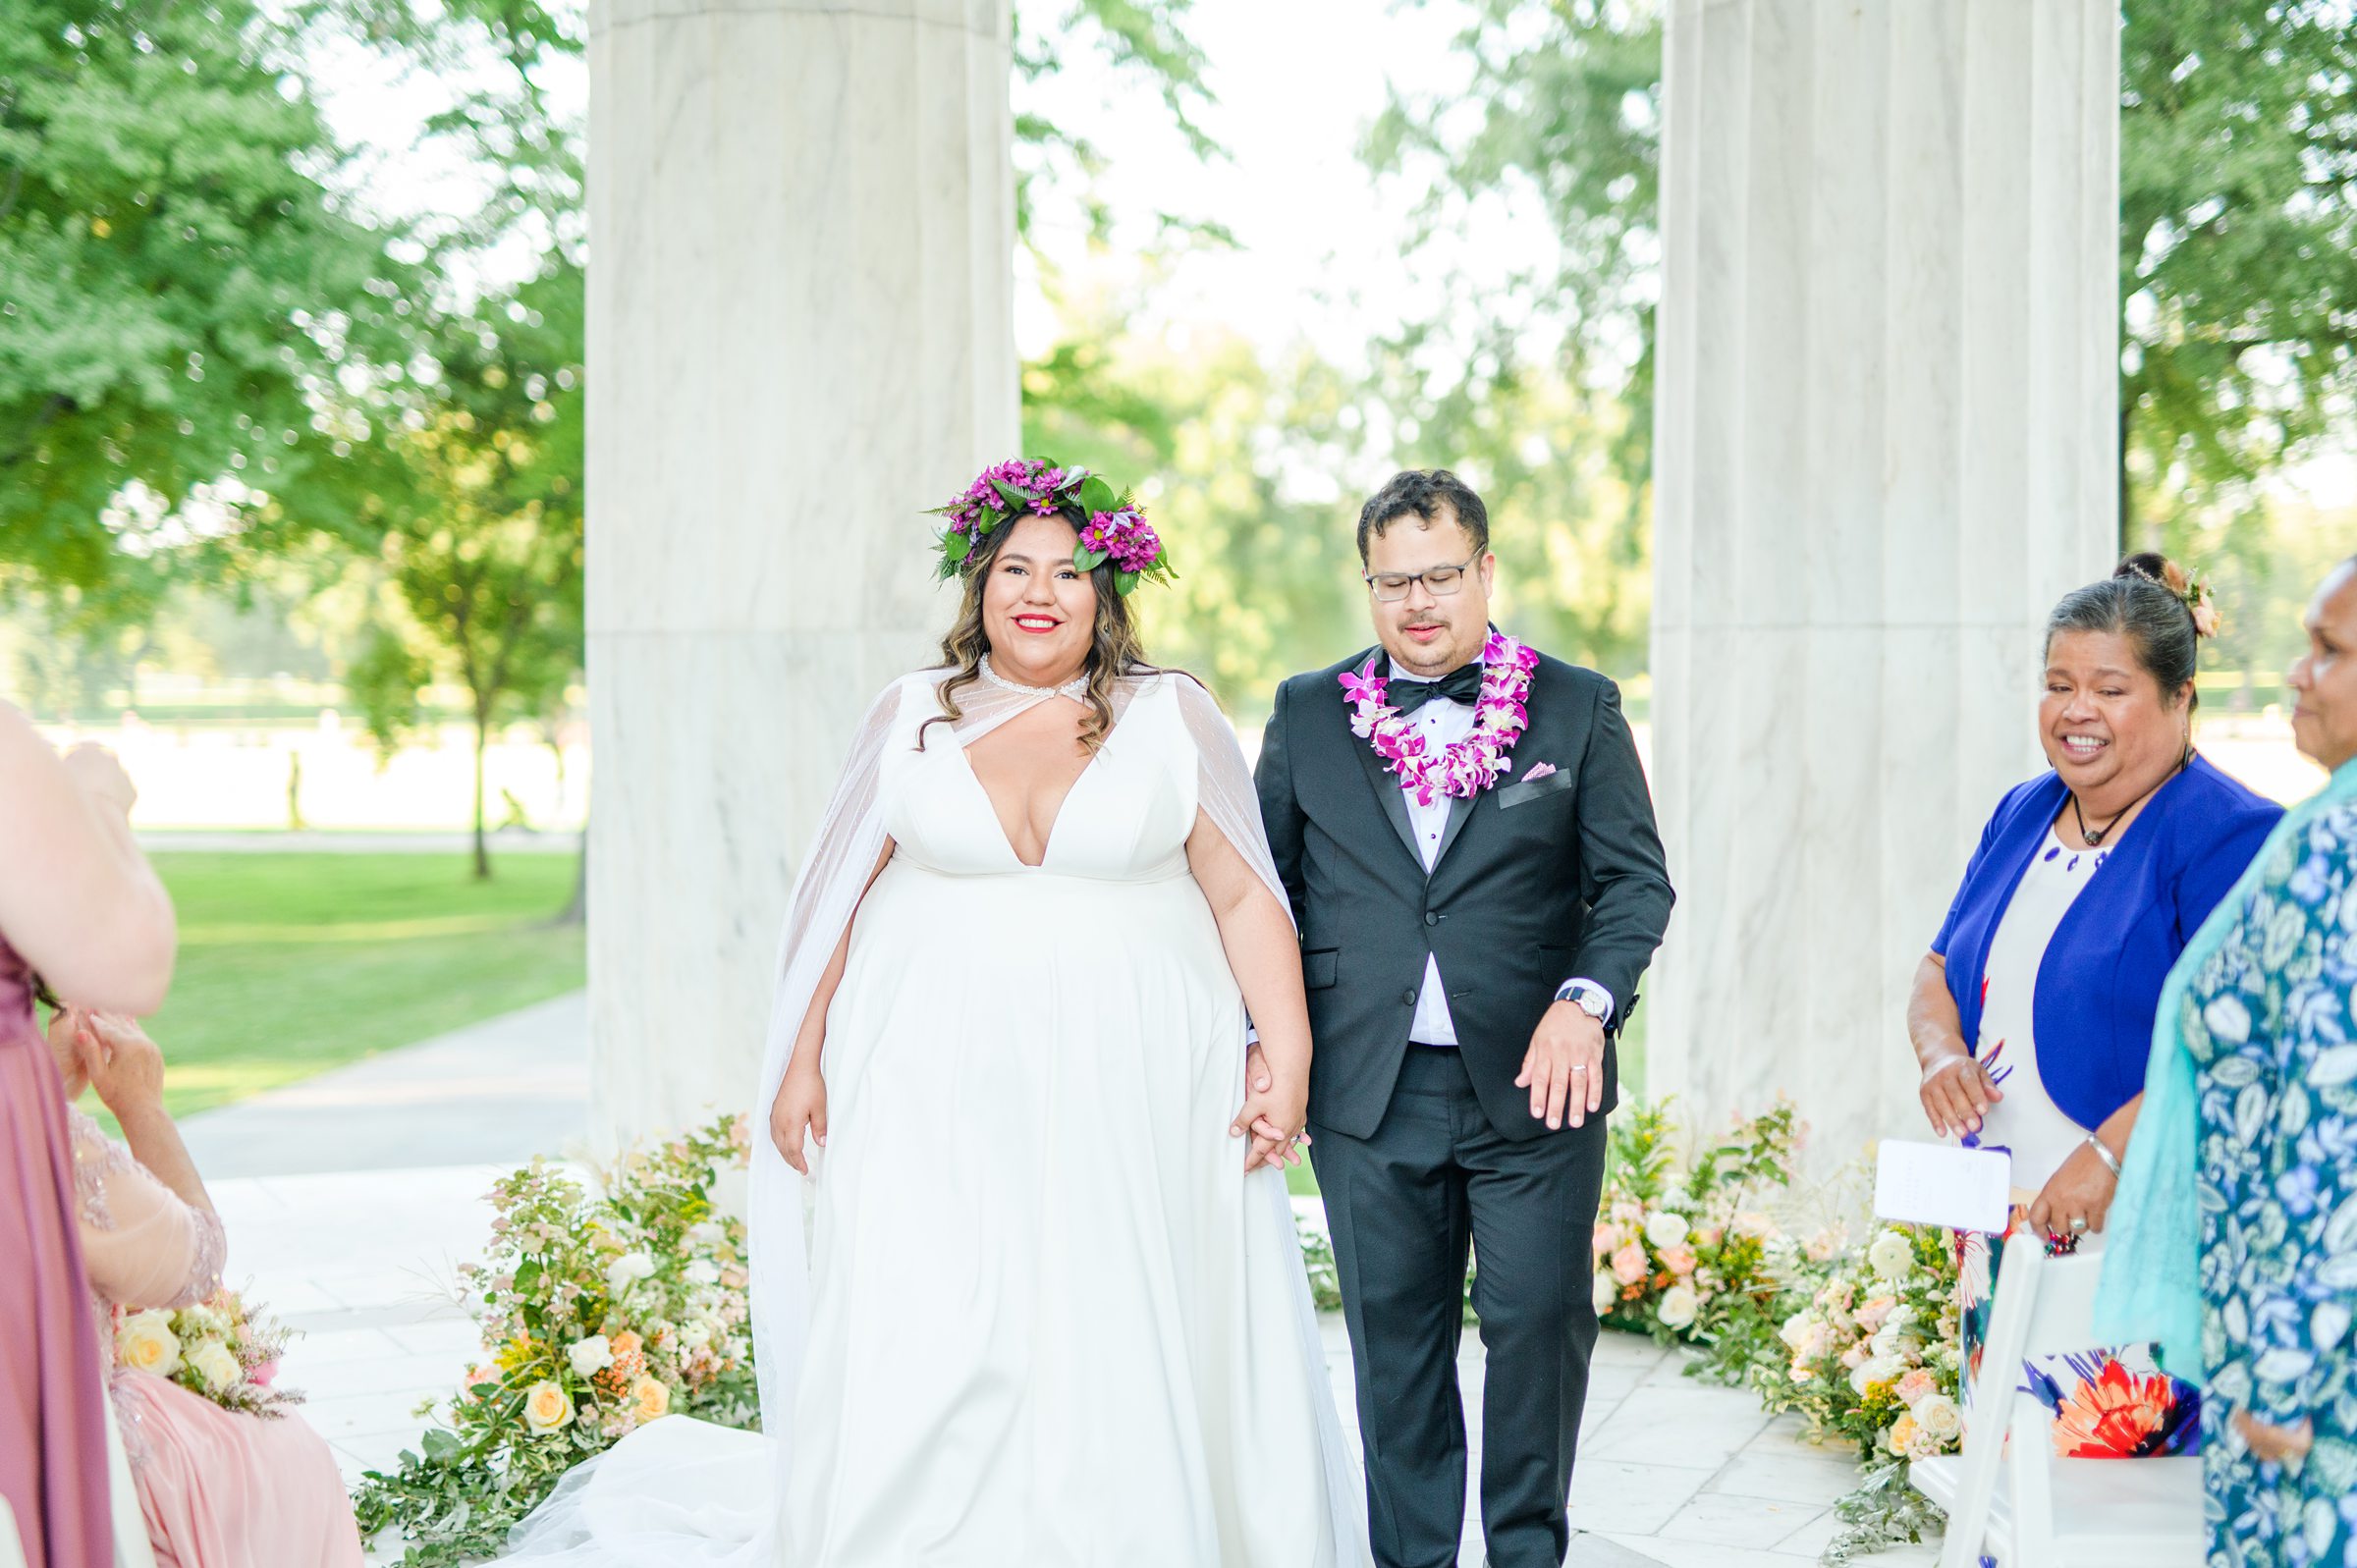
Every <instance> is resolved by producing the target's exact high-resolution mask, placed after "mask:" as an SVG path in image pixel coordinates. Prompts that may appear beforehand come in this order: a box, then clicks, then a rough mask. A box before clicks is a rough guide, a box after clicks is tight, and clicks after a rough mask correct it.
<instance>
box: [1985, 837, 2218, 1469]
mask: <svg viewBox="0 0 2357 1568" xmlns="http://www.w3.org/2000/svg"><path fill="white" fill-rule="evenodd" d="M2109 858H2110V854H2109V852H2108V851H2105V850H2097V849H2073V848H2071V847H2069V846H2068V845H2067V844H2065V843H2063V842H2062V840H2061V839H2060V838H2058V837H2057V836H2056V835H2055V834H2054V833H2053V832H2052V831H2051V830H2050V831H2049V832H2048V834H2047V840H2046V843H2045V845H2044V846H2043V847H2041V848H2040V849H2039V851H2038V853H2037V855H2036V857H2035V858H2033V859H2032V860H2031V862H2030V866H2029V869H2028V870H2027V871H2025V872H2024V873H2023V874H2022V879H2021V883H2020V885H2019V886H2018V887H2017V888H2015V889H2014V892H2013V899H2012V902H2011V903H2009V904H2008V905H2007V906H2006V908H2005V914H2004V918H2003V920H2002V921H2001V923H2000V924H1999V926H1998V930H1997V935H1996V937H1995V938H1994V940H1993V941H1992V942H1991V944H1990V947H1989V961H1988V965H1987V968H1986V970H1985V976H1986V978H1984V980H1983V981H1982V986H1981V1032H1980V1039H1979V1041H1978V1042H1976V1045H1975V1049H1974V1052H1973V1055H1974V1057H1975V1059H1976V1060H1978V1061H1979V1062H1980V1063H1981V1064H1982V1065H1983V1066H1985V1067H1987V1068H1988V1069H1989V1076H1990V1078H1991V1079H1992V1080H1993V1081H1994V1082H1995V1083H1996V1084H1997V1087H1998V1090H1999V1092H2000V1093H2001V1094H2002V1095H2003V1097H2004V1098H2003V1099H2001V1100H2000V1101H1999V1102H1998V1103H1997V1104H1996V1105H1994V1106H1992V1107H1991V1108H1990V1110H1989V1114H1988V1115H1987V1116H1986V1117H1984V1118H1983V1119H1982V1122H1981V1130H1980V1131H1979V1132H1978V1133H1967V1134H1965V1135H1964V1139H1963V1142H1964V1144H1965V1146H1966V1147H1967V1148H1976V1149H1988V1150H1992V1151H1995V1152H1997V1153H2000V1154H2003V1155H2005V1156H2007V1157H2008V1158H2009V1159H2010V1160H2011V1161H2012V1162H2013V1177H2012V1184H2013V1187H2014V1189H2015V1192H2016V1193H2017V1194H2019V1193H2022V1192H2030V1193H2035V1192H2036V1191H2037V1190H2038V1189H2039V1188H2041V1187H2043V1186H2045V1185H2046V1183H2047V1181H2048V1180H2049V1179H2050V1178H2051V1177H2053V1175H2054V1173H2055V1172H2056V1170H2058V1169H2060V1168H2061V1166H2062V1162H2063V1161H2065V1160H2067V1159H2068V1158H2069V1157H2070V1156H2071V1155H2072V1154H2073V1153H2074V1152H2076V1151H2077V1149H2078V1148H2079V1146H2080V1144H2081V1143H2083V1142H2084V1141H2085V1139H2086V1137H2087V1134H2088V1132H2089V1131H2090V1130H2091V1129H2089V1128H2086V1127H2082V1126H2080V1125H2079V1124H2078V1123H2077V1122H2075V1121H2073V1120H2071V1119H2070V1117H2069V1116H2067V1115H2065V1114H2064V1113H2063V1111H2062V1108H2060V1107H2059V1106H2057V1105H2056V1104H2055V1102H2054V1099H2053V1097H2052V1096H2051V1095H2049V1094H2048V1093H2047V1091H2046V1086H2045V1083H2044V1081H2043V1080H2042V1079H2041V1078H2040V1076H2039V1071H2038V1043H2037V1037H2036V1033H2035V1029H2034V1023H2035V1015H2034V1010H2033V1008H2032V1005H2031V1002H2032V999H2033V997H2034V996H2035V994H2036V990H2037V985H2038V980H2039V970H2040V967H2041V965H2042V963H2043V961H2044V959H2045V957H2046V949H2047V947H2048V946H2050V945H2051V944H2052V943H2053V941H2054V935H2055V931H2056V928H2057V927H2059V926H2060V925H2061V923H2062V917H2063V916H2064V915H2066V914H2068V913H2069V912H2070V909H2071V906H2072V905H2073V904H2074V903H2076V902H2077V901H2078V899H2079V897H2080V896H2081V894H2082V893H2085V894H2087V895H2089V896H2100V892H2099V891H2098V890H2100V888H2101V886H2102V884H2101V882H2100V880H2099V879H2098V876H2097V873H2098V872H2100V871H2101V870H2102V869H2103V866H2104V863H2105V862H2106V861H2107V860H2108V859H2109ZM2014 1225H2015V1229H2014V1231H2013V1232H2012V1233H2010V1234H2012V1235H2018V1234H2020V1232H2021V1231H2022V1230H2023V1229H2026V1221H2025V1220H2024V1219H2023V1217H2022V1212H2021V1210H2020V1209H2018V1208H2016V1209H2015V1211H2014ZM2090 1239H2091V1241H2092V1240H2097V1239H2099V1238H2090ZM2006 1245H2007V1242H2006V1241H2004V1240H2000V1239H1998V1238H1996V1237H1992V1236H1986V1235H1979V1234H1974V1233H1969V1232H1967V1233H1964V1234H1961V1235H1959V1236H1958V1237H1957V1281H1956V1295H1957V1303H1956V1304H1957V1314H1958V1319H1959V1321H1960V1324H1961V1326H1962V1330H1963V1340H1964V1357H1965V1359H1964V1374H1963V1378H1964V1384H1965V1387H1966V1389H1967V1391H1969V1390H1970V1388H1971V1386H1972V1384H1973V1383H1974V1382H1975V1381H1977V1380H1978V1378H1979V1374H1980V1370H1981V1346H1982V1345H1983V1344H1984V1343H1985V1342H1986V1341H1987V1339H1988V1336H1989V1317H1990V1312H1991V1309H1992V1307H1993V1305H1994V1301H1993V1297H1992V1290H1993V1288H1994V1285H1995V1282H1996V1279H1997V1271H1998V1266H1999V1264H2000V1262H2001V1259H2002V1258H2003V1255H2004V1249H2005V1246H2006ZM2016 1386H2018V1387H2021V1388H2025V1389H2027V1390H2028V1391H2029V1392H2031V1393H2033V1394H2035V1395H2036V1396H2037V1397H2038V1400H2039V1402H2040V1403H2042V1404H2044V1405H2045V1406H2046V1407H2047V1408H2048V1409H2049V1410H2052V1411H2053V1412H2054V1413H2055V1426H2054V1434H2055V1452H2056V1454H2057V1455H2059V1456H2060V1457H2062V1458H2065V1459H2133V1458H2141V1457H2144V1456H2146V1455H2150V1454H2175V1453H2185V1452H2188V1451H2190V1450H2191V1449H2192V1448H2193V1447H2194V1446H2195V1445H2196V1442H2197V1438H2198V1433H2199V1431H2200V1415H2199V1410H2200V1405H2199V1400H2198V1397H2197V1396H2196V1394H2195V1391H2194V1390H2193V1388H2192V1387H2190V1386H2189V1385H2187V1384H2185V1383H2181V1382H2178V1381H2177V1380H2176V1379H2173V1378H2170V1377H2169V1376H2168V1375H2167V1374H2166V1373H2164V1372H2163V1371H2162V1370H2161V1368H2160V1365H2159V1364H2158V1363H2157V1362H2156V1361H2155V1360H2154V1359H2153V1353H2152V1348H2151V1347H2150V1346H2148V1345H2130V1346H2125V1347H2121V1348H2117V1349H2102V1350H2088V1351H2086V1352H2084V1353H2081V1354H2076V1355H2068V1356H2040V1357H2036V1358H2033V1359H2032V1360H2029V1361H2026V1362H2024V1363H2023V1364H2022V1366H2021V1374H2020V1379H2019V1381H2018V1383H2017V1384H2016Z"/></svg>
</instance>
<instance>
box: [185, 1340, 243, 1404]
mask: <svg viewBox="0 0 2357 1568" xmlns="http://www.w3.org/2000/svg"><path fill="white" fill-rule="evenodd" d="M189 1365H190V1366H191V1367H193V1368H194V1369H196V1376H197V1377H199V1378H202V1379H204V1385H205V1387H207V1388H209V1389H211V1390H212V1391H213V1392H214V1393H220V1392H221V1391H222V1390H223V1389H225V1388H233V1387H235V1386H236V1385H237V1381H238V1379H240V1378H243V1377H244V1376H245V1375H246V1369H245V1368H243V1367H241V1366H239V1365H238V1358H237V1357H236V1356H234V1355H232V1354H231V1353H230V1349H229V1347H228V1346H227V1345H225V1344H223V1343H222V1342H221V1341H220V1340H218V1339H207V1340H205V1341H204V1342H203V1343H201V1344H199V1345H198V1346H197V1347H196V1348H195V1349H193V1350H192V1351H190V1352H189Z"/></svg>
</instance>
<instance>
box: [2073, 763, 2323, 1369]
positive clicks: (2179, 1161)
mask: <svg viewBox="0 0 2357 1568" xmlns="http://www.w3.org/2000/svg"><path fill="white" fill-rule="evenodd" d="M2351 799H2357V761H2353V762H2350V763H2347V764H2344V765H2343V766H2342V767H2341V769H2340V770H2339V772H2337V773H2335V774H2334V775H2333V776H2332V778H2331V780H2330V783H2328V784H2326V785H2325V788H2324V791H2323V792H2322V793H2321V794H2319V795H2317V796H2316V797H2315V798H2313V799H2311V800H2307V801H2304V802H2302V803H2301V804H2300V805H2298V806H2295V807H2293V808H2292V810H2291V811H2290V813H2289V814H2287V815H2286V816H2285V817H2284V818H2283V820H2282V822H2281V823H2280V824H2279V825H2278V826H2277V827H2276V828H2275V832H2274V833H2273V834H2271V835H2270V836H2269V837H2268V839H2267V842H2266V843H2265V844H2264V845H2262V846H2261V848H2260V850H2259V853H2258V855H2257V856H2256V857H2255V858H2254V859H2253V860H2252V862H2251V864H2250V868H2249V869H2248V870H2246V871H2245V872H2244V873H2243V874H2242V878H2241V880H2240V881H2238V882H2236V883H2235V885H2234V887H2233V890H2232V891H2231V892H2228V893H2227V894H2226V895H2225V897H2224V898H2222V899H2220V901H2219V905H2218V907H2217V908H2216V909H2215V910H2213V911H2212V912H2211V915H2210V918H2209V919H2208V920H2207V921H2205V922H2204V923H2203V925H2202V928H2201V930H2200V931H2198V932H2196V933H2195V934H2194V938H2193V941H2192V942H2191V943H2189V944H2188V945H2187V946H2186V948H2185V951H2184V952H2183V954H2182V955H2180V956H2179V957H2178V959H2177V962H2176V964H2175V966H2174V967H2173V968H2171V969H2170V970H2169V972H2168V980H2167V982H2166V983H2165V985H2164V986H2163V988H2162V991H2161V1004H2160V1010H2159V1011H2158V1013H2156V1014H2155V1016H2154V1019H2153V1052H2152V1057H2151V1059H2150V1061H2149V1063H2148V1064H2147V1066H2146V1069H2145V1083H2144V1106H2143V1108H2142V1109H2141V1110H2140V1111H2139V1113H2138V1115H2137V1118H2136V1131H2135V1133H2134V1135H2133V1136H2132V1137H2131V1138H2130V1139H2129V1142H2128V1156H2127V1160H2126V1162H2125V1165H2124V1168H2123V1169H2122V1172H2121V1174H2120V1179H2119V1191H2118V1193H2117V1194H2116V1195H2115V1196H2114V1197H2113V1199H2112V1201H2111V1210H2110V1220H2109V1229H2110V1236H2109V1238H2108V1240H2107V1241H2106V1244H2105V1249H2104V1274H2103V1285H2102V1289H2101V1291H2100V1292H2099V1294H2098V1295H2097V1298H2096V1307H2095V1331H2096V1336H2097V1337H2098V1339H2100V1340H2102V1341H2103V1342H2105V1343H2120V1344H2126V1343H2133V1342H2136V1341H2139V1340H2145V1341H2151V1342H2153V1343H2155V1344H2157V1345H2158V1346H2159V1347H2160V1352H2161V1364H2162V1365H2163V1366H2164V1367H2165V1368H2166V1369H2167V1370H2168V1371H2169V1372H2170V1373H2171V1374H2172V1375H2173V1376H2175V1377H2178V1378H2181V1379H2185V1380H2186V1381H2188V1382H2193V1383H2196V1384H2199V1383H2200V1382H2201V1381H2202V1380H2203V1367H2202V1354H2201V1346H2202V1283H2201V1267H2200V1235H2201V1223H2200V1217H2199V1211H2198V1209H2197V1207H2196V1203H2197V1200H2196V1195H2195V1187H2196V1183H2197V1179H2198V1177H2199V1173H2200V1158H2201V1156H2200V1111H2199V1106H2198V1104H2197V1099H2196V1088H2195V1080H2194V1060H2193V1057H2192V1055H2191V1054H2189V1053H2188V1052H2187V1049H2186V1045H2185V1039H2184V1034H2183V1018H2184V1011H2185V1000H2186V993H2187V990H2188V988H2189V987H2190V986H2191V985H2192V983H2193V977H2194V976H2195V975H2196V974H2198V973H2199V972H2200V971H2201V969H2202V967H2203V966H2204V965H2205V964H2207V963H2209V962H2210V961H2211V959H2212V958H2213V957H2215V956H2216V955H2217V954H2218V952H2219V950H2220V948H2221V947H2223V946H2225V944H2226V942H2227V941H2228V939H2229V938H2230V937H2231V936H2232V935H2233V933H2234V931H2235V928H2236V927H2237V926H2238V925H2239V924H2240V923H2241V922H2242V920H2243V918H2244V916H2245V915H2246V914H2247V912H2248V911H2249V907H2250V904H2251V899H2252V895H2253V894H2254V893H2255V892H2258V891H2259V890H2260V889H2261V887H2262V886H2263V885H2267V884H2270V883H2271V882H2272V883H2274V884H2275V885H2281V884H2282V883H2284V882H2285V881H2286V880H2287V879H2289V877H2290V875H2291V873H2292V871H2293V869H2294V864H2293V857H2292V856H2291V855H2289V854H2288V853H2286V851H2287V850H2288V848H2289V847H2290V846H2292V845H2293V844H2294V843H2295V842H2296V841H2297V840H2298V839H2299V838H2300V837H2301V836H2302V835H2303V834H2305V833H2306V832H2307V831H2308V830H2309V828H2310V827H2311V825H2312V824H2313V823H2314V822H2315V820H2316V819H2317V818H2318V817H2320V816H2322V815H2323V814H2324V813H2325V812H2327V811H2329V810H2330V809H2331V808H2333V807H2335V806H2337V805H2340V804H2341V803H2343V802H2345V801H2348V800H2351Z"/></svg>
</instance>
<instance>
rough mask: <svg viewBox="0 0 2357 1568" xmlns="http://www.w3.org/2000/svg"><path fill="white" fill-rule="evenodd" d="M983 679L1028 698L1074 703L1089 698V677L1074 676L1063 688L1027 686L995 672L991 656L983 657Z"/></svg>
mask: <svg viewBox="0 0 2357 1568" xmlns="http://www.w3.org/2000/svg"><path fill="white" fill-rule="evenodd" d="M982 678H983V679H984V680H987V681H989V682H990V683H991V684H992V685H994V686H997V687H998V688H999V689H1000V690H1002V691H1014V692H1019V693H1021V694H1022V695H1023V696H1026V697H1069V698H1071V699H1072V700H1073V701H1074V702H1080V701H1083V700H1085V699H1086V698H1087V696H1088V676H1085V675H1080V676H1073V677H1072V678H1071V679H1069V680H1068V681H1066V682H1065V683H1064V684H1063V685H1061V686H1026V685H1024V684H1023V683H1022V682H1020V681H1017V680H1010V679H1008V678H1007V677H1006V676H1003V675H1000V674H999V673H998V672H997V671H996V670H993V669H992V668H991V667H990V655H989V654H984V655H983V656H982Z"/></svg>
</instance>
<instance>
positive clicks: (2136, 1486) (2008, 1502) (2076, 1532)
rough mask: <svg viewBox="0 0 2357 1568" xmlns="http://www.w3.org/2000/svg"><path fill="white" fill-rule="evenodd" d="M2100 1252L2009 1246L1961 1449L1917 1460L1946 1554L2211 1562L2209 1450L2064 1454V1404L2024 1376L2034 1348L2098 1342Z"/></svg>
mask: <svg viewBox="0 0 2357 1568" xmlns="http://www.w3.org/2000/svg"><path fill="white" fill-rule="evenodd" d="M2103 1266H2104V1261H2103V1259H2102V1258H2101V1257H2085V1258H2049V1257H2047V1256H2046V1255H2045V1249H2044V1248H2042V1247H2040V1246H2039V1245H2038V1243H2037V1240H2036V1238H2034V1237H2031V1236H2021V1237H2019V1238H2017V1239H2016V1242H2015V1244H2014V1245H2012V1246H2009V1247H2007V1248H2006V1249H2005V1256H2004V1264H2003V1267H2002V1269H2001V1271H2000V1272H1999V1275H1998V1281H1997V1303H1996V1306H1995V1307H1994V1308H1993V1309H1992V1310H1991V1312H1990V1319H1989V1338H1988V1341H1987V1343H1986V1344H1985V1345H1984V1347H1983V1349H1982V1353H1981V1375H1980V1379H1979V1381H1978V1382H1977V1383H1976V1384H1975V1385H1974V1388H1973V1394H1972V1414H1973V1418H1974V1419H1971V1420H1969V1421H1968V1422H1967V1423H1966V1426H1965V1431H1964V1451H1963V1452H1962V1453H1960V1454H1950V1455H1944V1456H1942V1457H1940V1458H1937V1459H1925V1460H1920V1461H1918V1462H1917V1463H1915V1464H1914V1465H1912V1466H1911V1467H1909V1470H1908V1476H1907V1479H1908V1480H1909V1481H1910V1482H1911V1483H1912V1484H1913V1486H1914V1487H1915V1489H1916V1490H1917V1491H1920V1492H1922V1493H1923V1494H1924V1495H1925V1496H1926V1497H1929V1498H1930V1499H1931V1500H1932V1501H1933V1502H1935V1503H1938V1504H1939V1505H1940V1507H1941V1508H1942V1509H1944V1510H1945V1511H1946V1514H1947V1538H1946V1541H1945V1542H1944V1543H1943V1544H1942V1546H1941V1549H1940V1568H1974V1565H1975V1564H1977V1563H1978V1561H1979V1560H1980V1557H1981V1555H1982V1554H1983V1553H1984V1552H1986V1553H1987V1554H1988V1555H1990V1556H1992V1557H1995V1558H1996V1559H1997V1561H1998V1563H1999V1564H2000V1568H2176V1565H2178V1564H2183V1565H2184V1568H2201V1564H2202V1561H2203V1557H2204V1555H2205V1554H2204V1551H2203V1542H2204V1541H2205V1539H2206V1537H2205V1534H2204V1528H2203V1524H2202V1462H2201V1460H2200V1459H2198V1458H2195V1457H2192V1456H2189V1455H2180V1456H2174V1457H2170V1458H2164V1459H2057V1458H2056V1457H2055V1447H2054V1430H2053V1429H2054V1422H2055V1417H2054V1412H2052V1411H2050V1410H2048V1409H2047V1408H2046V1406H2045V1405H2043V1404H2041V1403H2040V1402H2039V1400H2038V1397H2037V1396H2036V1395H2035V1394H2032V1393H2029V1392H2027V1391H2026V1390H2023V1389H2020V1388H2018V1387H2017V1386H2016V1385H2017V1384H2018V1383H2019V1381H2020V1367H2021V1364H2022V1362H2023V1361H2024V1360H2025V1359H2026V1358H2028V1357H2031V1356H2039V1355H2055V1354H2068V1353H2071V1352H2082V1351H2086V1350H2088V1349H2090V1348H2092V1347H2093V1346H2094V1345H2095V1344H2096V1343H2097V1340H2096V1336H2095V1286H2096V1281H2097V1279H2098V1278H2099V1277H2100V1276H2101V1275H2102V1273H2103ZM2008 1438H2010V1440H2011V1445H2012V1446H2011V1452H2010V1454H2009V1455H2008V1453H2007V1451H2006V1443H2007V1439H2008ZM2057 1502H2059V1505H2060V1506H2059V1508H2057Z"/></svg>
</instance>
